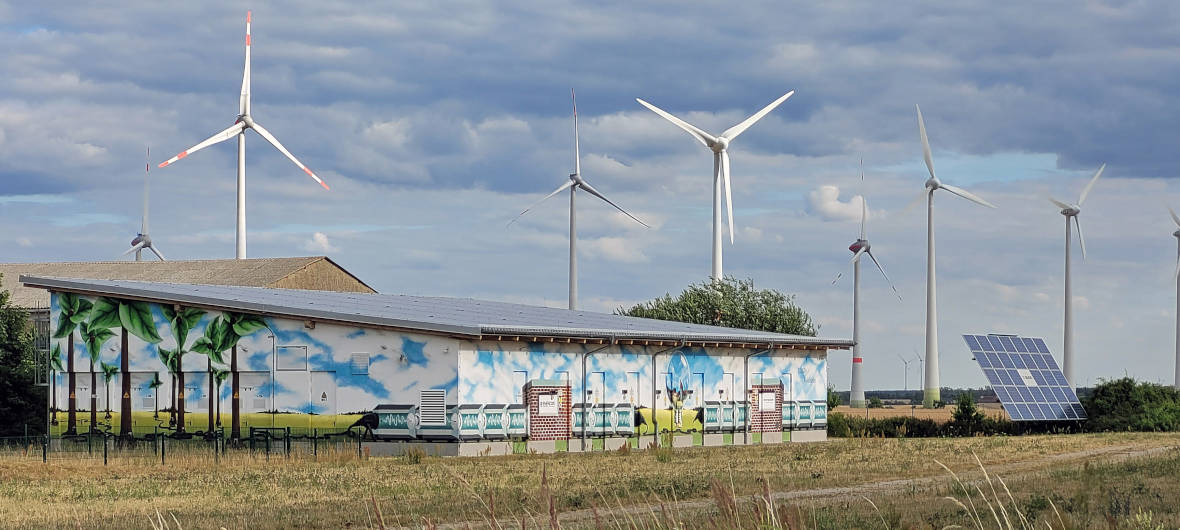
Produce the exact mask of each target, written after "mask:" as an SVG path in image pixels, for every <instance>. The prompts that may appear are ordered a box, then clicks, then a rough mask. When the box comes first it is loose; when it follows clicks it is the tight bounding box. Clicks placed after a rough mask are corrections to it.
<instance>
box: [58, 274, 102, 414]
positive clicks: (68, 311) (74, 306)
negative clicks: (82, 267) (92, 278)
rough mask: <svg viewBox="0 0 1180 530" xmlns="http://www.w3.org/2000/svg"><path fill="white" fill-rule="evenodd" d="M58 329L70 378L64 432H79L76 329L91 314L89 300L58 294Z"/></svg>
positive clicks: (71, 294)
mask: <svg viewBox="0 0 1180 530" xmlns="http://www.w3.org/2000/svg"><path fill="white" fill-rule="evenodd" d="M57 306H58V314H57V329H56V330H54V332H53V338H55V339H68V340H67V341H66V374H67V375H66V377H67V378H68V379H69V381H67V383H68V384H69V388H70V394H69V398H68V399H67V405H66V406H67V407H68V408H69V410H68V415H67V417H66V431H65V433H64V434H67V435H72V434H78V399H77V396H76V395H75V394H74V390H75V389H76V388H78V386H77V380H76V377H77V376H76V374H75V372H74V330H75V329H77V328H78V325H79V324H81V323H82V322H83V321H85V320H86V317H87V315H89V314H90V308H91V306H92V304H91V303H90V301H89V300H86V299H85V298H82V297H80V296H78V295H76V294H73V293H58V294H57Z"/></svg>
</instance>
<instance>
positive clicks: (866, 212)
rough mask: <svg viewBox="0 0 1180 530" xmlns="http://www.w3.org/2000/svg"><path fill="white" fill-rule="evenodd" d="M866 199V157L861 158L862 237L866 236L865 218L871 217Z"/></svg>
mask: <svg viewBox="0 0 1180 530" xmlns="http://www.w3.org/2000/svg"><path fill="white" fill-rule="evenodd" d="M867 201H868V199H865V159H864V157H861V159H860V238H861V239H864V238H865V219H867V218H868V217H869V207H868V205H867V204H866V202H867Z"/></svg>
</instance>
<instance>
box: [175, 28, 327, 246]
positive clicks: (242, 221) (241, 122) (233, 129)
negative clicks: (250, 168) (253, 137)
mask: <svg viewBox="0 0 1180 530" xmlns="http://www.w3.org/2000/svg"><path fill="white" fill-rule="evenodd" d="M246 129H254V132H256V133H258V134H259V135H260V136H262V139H263V140H266V141H267V143H269V144H270V145H272V146H274V148H275V149H278V150H279V152H280V153H283V155H284V156H286V157H287V158H288V159H290V160H291V162H294V163H295V165H296V166H299V169H302V170H303V172H304V173H307V176H309V177H311V178H312V180H315V181H316V182H318V183H319V185H320V186H323V187H324V189H328V185H327V184H325V183H324V181H323V180H322V179H320V177H319V176H317V175H316V174H315V173H314V172H313V171H312V170H310V169H308V168H307V166H305V165H303V162H300V161H299V159H297V158H295V155H292V154H291V152H290V151H288V150H287V148H286V147H283V144H281V143H279V141H278V139H276V138H275V137H274V135H272V134H270V131H268V130H266V129H265V128H263V127H262V125H261V124H259V123H258V122H256V121H254V117H253V116H251V115H250V12H249V11H247V12H246V67H245V69H244V70H243V72H242V96H241V98H240V99H239V100H238V118H237V120H235V121H234V124H233V125H231V126H229V127H228V128H226V129H225V130H224V131H221V132H219V133H217V134H214V135H213V136H210V137H209V138H207V139H205V140H204V141H202V142H201V143H199V144H197V145H194V146H192V147H190V148H188V149H186V150H184V151H181V152H180V154H178V155H176V156H174V157H172V158H169V159H168V160H166V161H164V162H161V163H160V167H166V166H168V165H169V164H171V163H173V162H176V161H177V160H180V159H182V158H184V157H186V156H188V155H191V154H193V153H195V152H197V151H200V150H201V149H204V148H206V147H209V146H211V145H213V144H216V143H221V142H224V141H226V140H229V139H230V138H233V137H234V136H237V137H238V208H237V213H238V228H237V249H236V252H235V256H236V257H237V259H245V258H246Z"/></svg>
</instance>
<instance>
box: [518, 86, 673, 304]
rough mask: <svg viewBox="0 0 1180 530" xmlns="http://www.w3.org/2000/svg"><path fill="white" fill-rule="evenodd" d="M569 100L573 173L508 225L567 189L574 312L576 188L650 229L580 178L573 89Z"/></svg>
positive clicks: (576, 116)
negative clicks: (572, 136) (572, 112)
mask: <svg viewBox="0 0 1180 530" xmlns="http://www.w3.org/2000/svg"><path fill="white" fill-rule="evenodd" d="M570 100H571V101H573V105H574V172H573V173H570V175H569V180H568V181H566V183H565V184H562V185H560V186H558V187H557V189H555V190H553V192H552V193H550V194H549V195H546V196H545V197H543V198H542V199H541V200H539V201H537V202H535V203H533V204H532V205H530V206H529V207H528V208H525V209H524V211H522V212H520V213H519V214H517V215H516V217H513V218H512V220H511V221H508V224H509V225H511V224H512V223H514V222H516V220H517V219H520V217H521V216H522V215H524V214H526V213H528V211H529V210H532V209H533V208H534V207H536V206H537V205H538V204H541V203H542V202H545V200H546V199H548V198H550V197H552V196H554V195H557V194H558V193H561V192H563V191H565V190H566V188H569V190H570V276H569V308H570V309H571V310H574V309H577V308H578V224H577V216H576V213H577V209H576V208H575V206H574V201H575V198H576V197H577V191H578V188H581V189H583V190H585V191H586V193H589V194H590V195H593V196H595V197H598V198H599V199H602V200H603V201H605V202H606V203H607V204H609V205H611V206H614V207H615V209H616V210H618V211H620V212H623V213H624V214H626V215H627V217H630V218H632V219H634V220H635V222H637V223H639V224H641V225H643V226H646V227H648V228H651V227H650V226H648V224H647V223H645V222H643V221H640V220H639V218H638V217H635V216H634V215H631V213H630V212H628V211H627V210H624V209H623V208H622V207H620V206H619V205H617V204H615V203H614V202H611V200H610V199H608V198H606V196H605V195H603V194H602V193H599V192H598V190H596V189H594V187H593V186H591V185H590V183H589V182H586V181H585V180H584V179H583V178H582V151H581V147H580V145H579V142H578V101H577V99H576V98H575V97H574V91H573V89H571V90H570Z"/></svg>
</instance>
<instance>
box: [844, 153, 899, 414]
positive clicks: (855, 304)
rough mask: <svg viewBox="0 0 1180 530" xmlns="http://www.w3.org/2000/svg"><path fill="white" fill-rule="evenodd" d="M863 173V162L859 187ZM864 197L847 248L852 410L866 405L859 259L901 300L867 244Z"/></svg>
mask: <svg viewBox="0 0 1180 530" xmlns="http://www.w3.org/2000/svg"><path fill="white" fill-rule="evenodd" d="M864 180H865V172H864V161H863V160H862V161H861V170H860V181H861V187H862V189H863V187H864ZM866 203H867V201H866V200H865V197H864V192H863V191H862V192H861V195H860V237H858V238H857V239H856V241H855V242H853V243H852V245H850V246H849V247H848V250H851V251H852V344H853V346H852V392H851V393H850V394H849V396H848V406H849V407H852V408H862V407H864V406H865V405H866V401H865V388H864V380H863V379H861V375H860V367H861V364H862V363H863V361H864V358H863V357H861V348H860V258H861V257H862V256H864V255H868V257H869V259H872V260H873V264H874V265H876V266H877V270H879V271H881V276H884V277H885V282H886V283H888V284H889V287H890V288H892V289H893V294H896V295H897V299H898V300H901V294H900V293H898V292H897V287H894V286H893V281H892V280H890V279H889V275H888V274H885V268H884V267H882V266H881V262H880V261H877V257H876V256H874V255H873V251H872V246H871V245H870V244H869V240H868V236H867V235H865V224H866V222H867V219H868V213H869V212H868V206H867V204H866ZM843 274H844V273H840V274H838V275H836V279H835V280H832V284H833V285H835V283H836V282H837V281H839V280H840V276H843Z"/></svg>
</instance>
